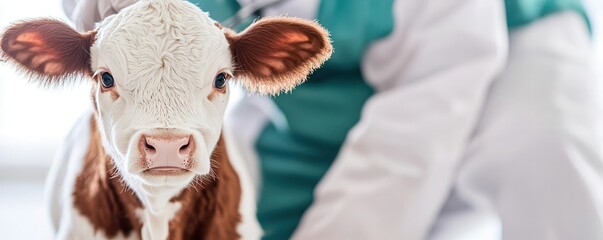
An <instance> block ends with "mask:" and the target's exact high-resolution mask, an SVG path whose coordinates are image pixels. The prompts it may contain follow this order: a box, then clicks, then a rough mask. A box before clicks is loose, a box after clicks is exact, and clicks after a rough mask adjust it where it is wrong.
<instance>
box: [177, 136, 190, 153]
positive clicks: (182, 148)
mask: <svg viewBox="0 0 603 240" xmlns="http://www.w3.org/2000/svg"><path fill="white" fill-rule="evenodd" d="M190 146H191V140H190V138H188V139H187V140H186V143H185V144H184V145H182V146H181V147H180V149H179V150H180V153H181V154H182V153H186V151H188V149H189V148H190Z"/></svg>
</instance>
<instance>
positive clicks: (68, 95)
mask: <svg viewBox="0 0 603 240" xmlns="http://www.w3.org/2000/svg"><path fill="white" fill-rule="evenodd" d="M587 3H588V4H590V5H591V10H592V12H593V14H592V16H593V22H594V23H595V27H597V26H599V25H601V24H598V23H600V22H603V16H602V15H601V14H600V13H603V1H600V0H587ZM597 13H599V14H597ZM31 17H54V18H59V19H65V16H64V14H63V12H62V9H61V3H60V0H11V1H9V0H0V28H1V29H3V28H5V27H6V26H7V25H8V23H10V22H13V21H16V20H19V19H23V18H31ZM595 30H596V29H595ZM598 35H600V34H599V32H598V31H595V41H596V42H597V43H603V40H601V39H603V38H599V37H597V36H598ZM597 45H598V46H603V44H597ZM597 49H598V50H597V54H596V55H598V56H601V57H603V51H602V49H603V48H597ZM600 66H601V68H600V69H603V64H601V65H600ZM602 80H603V79H602ZM602 94H603V92H602ZM89 104H90V96H89V86H88V85H87V83H82V84H76V85H74V86H69V87H67V88H61V89H58V88H57V89H50V90H49V89H43V88H41V87H39V86H37V85H36V84H31V83H28V80H27V79H25V78H24V77H23V76H21V75H18V74H16V73H15V71H14V69H13V68H12V67H10V66H8V65H7V64H3V63H0V238H1V239H11V240H12V239H50V238H51V237H50V236H51V235H50V227H49V225H48V221H47V218H48V217H47V214H46V210H45V207H44V205H43V199H42V186H43V179H44V177H45V174H46V171H47V169H48V167H49V165H50V164H51V161H52V156H53V154H54V152H55V151H56V149H57V147H58V146H59V144H60V143H61V141H62V139H63V138H64V136H65V134H66V133H67V132H68V131H69V129H70V127H71V126H72V124H73V123H74V122H75V121H76V119H77V118H78V117H80V115H81V113H82V112H83V111H84V110H85V109H86V108H87V107H88V106H89ZM602 114H603V113H602Z"/></svg>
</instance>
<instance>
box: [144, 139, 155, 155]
mask: <svg viewBox="0 0 603 240" xmlns="http://www.w3.org/2000/svg"><path fill="white" fill-rule="evenodd" d="M144 147H145V149H146V150H147V151H149V152H150V153H155V152H156V151H157V150H156V149H155V147H153V145H151V144H149V142H148V141H147V140H146V139H145V140H144Z"/></svg>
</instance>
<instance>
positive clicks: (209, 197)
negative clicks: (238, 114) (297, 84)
mask: <svg viewBox="0 0 603 240" xmlns="http://www.w3.org/2000/svg"><path fill="white" fill-rule="evenodd" d="M90 124H91V135H90V136H91V137H90V143H89V147H88V153H87V154H86V156H85V159H84V163H83V168H82V172H81V173H80V175H79V176H78V177H77V179H76V183H75V188H74V189H75V191H74V192H73V197H74V206H75V208H76V209H77V210H78V211H79V212H80V213H81V214H82V215H83V216H84V217H86V218H87V219H88V220H89V221H90V222H91V223H92V225H93V228H94V230H95V231H102V232H103V233H104V234H105V236H106V237H108V238H113V237H115V236H117V235H118V234H120V233H121V234H123V235H124V236H129V235H130V234H136V235H137V236H138V238H140V237H141V234H140V230H141V229H142V223H141V222H140V220H139V218H138V216H137V214H136V213H135V211H136V209H141V208H143V206H142V204H141V202H140V201H139V200H138V198H137V197H136V195H135V194H134V192H133V191H132V190H131V189H130V188H129V187H128V186H127V185H125V183H124V182H123V181H122V180H121V178H120V177H118V176H114V174H118V173H116V172H115V166H114V165H113V160H112V159H111V158H110V157H109V156H108V155H107V153H106V152H105V151H104V149H103V147H102V144H101V138H100V133H99V130H98V128H97V126H96V116H95V117H92V119H91V122H90ZM212 160H213V161H212V171H213V175H214V176H215V178H210V177H206V178H207V179H204V180H207V181H205V182H204V183H203V184H202V186H197V188H193V187H191V186H189V187H188V188H186V189H185V190H183V192H182V193H181V194H180V195H178V196H177V197H175V198H173V199H172V200H171V201H173V202H180V203H181V204H182V207H181V209H180V211H179V212H178V213H177V214H176V216H175V217H174V218H173V219H172V220H171V221H170V226H169V237H168V239H171V240H175V239H217V240H221V239H239V238H240V236H239V235H238V233H237V231H236V227H237V225H238V224H239V223H240V222H241V216H240V213H239V203H240V199H241V185H240V182H239V177H238V175H237V173H236V172H235V171H234V169H233V167H232V165H231V164H230V161H229V159H228V155H227V154H226V147H225V145H224V141H223V139H222V138H220V140H219V141H218V144H217V146H216V148H215V149H214V152H213V153H212Z"/></svg>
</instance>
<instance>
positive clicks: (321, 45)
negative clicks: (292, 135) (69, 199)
mask: <svg viewBox="0 0 603 240" xmlns="http://www.w3.org/2000/svg"><path fill="white" fill-rule="evenodd" d="M1 48H2V56H3V58H4V59H8V60H9V62H12V63H14V64H15V65H17V66H18V67H19V68H20V69H22V70H24V71H25V72H26V73H29V74H31V75H32V77H35V78H36V79H38V80H39V81H40V82H42V83H43V84H45V85H62V84H64V83H65V82H66V81H73V79H81V78H82V77H83V78H90V79H91V82H92V98H93V102H94V106H95V109H96V116H97V121H98V124H97V125H98V126H99V128H100V129H99V130H100V132H101V136H102V142H103V147H104V148H105V150H106V151H107V153H108V154H109V155H110V156H111V157H112V158H113V161H114V164H115V166H116V167H117V169H118V170H119V174H121V176H122V177H123V178H124V180H125V181H126V183H128V184H129V185H130V186H132V185H143V186H166V187H168V186H171V187H184V186H187V185H188V184H190V182H191V181H192V180H193V178H194V177H195V176H198V175H207V174H209V173H210V169H211V168H210V166H211V164H212V163H211V154H212V151H213V149H214V147H215V146H216V143H217V142H218V139H219V137H220V133H221V128H222V118H223V114H224V109H225V108H226V104H227V101H228V94H229V89H228V88H229V86H228V84H227V83H228V82H230V81H238V82H240V83H241V84H242V85H243V86H244V87H245V88H246V89H247V90H248V91H250V92H252V93H258V94H277V93H280V92H282V91H288V90H291V89H292V88H293V87H295V86H296V85H298V84H300V83H301V82H303V81H304V79H305V78H306V76H307V74H309V73H310V72H311V71H312V70H313V69H315V68H316V67H318V66H319V65H320V64H322V63H323V62H324V61H325V60H326V59H327V58H328V57H329V56H330V54H331V51H332V50H331V45H330V43H329V39H328V34H327V33H326V31H325V30H324V29H323V28H321V27H320V26H319V25H318V24H316V23H314V22H312V21H306V20H301V19H294V18H267V19H262V20H259V21H257V22H255V23H254V24H252V25H251V26H250V27H249V28H247V29H246V30H245V31H243V32H241V33H235V32H233V31H232V30H230V29H226V28H223V27H221V26H219V24H217V23H216V22H215V21H213V20H212V19H210V18H209V17H208V15H207V14H205V13H203V12H202V11H201V10H200V9H198V8H197V7H196V6H194V5H193V4H190V3H188V2H185V1H180V0H143V1H140V2H138V3H136V4H134V5H132V6H130V7H128V8H125V9H123V10H122V11H121V12H120V13H118V14H116V15H113V16H110V17H109V18H107V19H105V20H104V21H102V22H101V23H99V24H98V26H97V29H96V30H94V31H91V32H87V33H78V32H76V31H75V30H73V29H72V28H71V27H69V26H68V25H66V24H64V23H62V22H60V21H57V20H52V19H40V20H32V21H25V22H20V23H16V24H14V25H12V26H10V27H9V28H8V29H6V30H5V32H4V34H3V35H2V40H1ZM78 77H79V78H78Z"/></svg>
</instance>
